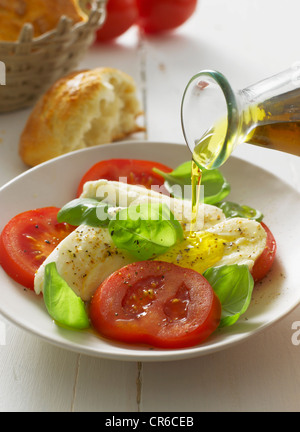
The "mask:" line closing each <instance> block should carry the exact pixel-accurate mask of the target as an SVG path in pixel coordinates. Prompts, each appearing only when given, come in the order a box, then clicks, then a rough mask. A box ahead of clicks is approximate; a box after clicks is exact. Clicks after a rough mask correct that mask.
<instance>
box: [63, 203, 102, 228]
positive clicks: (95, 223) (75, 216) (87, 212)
mask: <svg viewBox="0 0 300 432" xmlns="http://www.w3.org/2000/svg"><path fill="white" fill-rule="evenodd" d="M107 210H108V204H106V203H103V202H101V201H98V200H96V199H92V198H78V199H75V200H73V201H71V202H69V203H68V204H66V205H65V206H64V207H63V208H62V209H61V210H60V211H59V212H58V215H57V220H58V222H67V223H69V224H70V225H74V226H79V225H89V226H91V227H107V226H108V224H109V216H108V213H107Z"/></svg>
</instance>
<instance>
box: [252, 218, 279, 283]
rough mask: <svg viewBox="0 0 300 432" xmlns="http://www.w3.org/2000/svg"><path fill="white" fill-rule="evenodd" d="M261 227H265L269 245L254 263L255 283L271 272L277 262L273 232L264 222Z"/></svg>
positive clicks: (253, 274) (267, 244)
mask: <svg viewBox="0 0 300 432" xmlns="http://www.w3.org/2000/svg"><path fill="white" fill-rule="evenodd" d="M261 225H262V226H263V228H264V230H265V231H266V233H267V243H266V247H265V249H264V251H263V253H262V254H261V255H260V257H259V258H258V259H257V260H256V261H255V263H254V266H253V269H252V272H251V273H252V276H253V279H254V282H259V281H261V280H262V279H263V278H264V277H265V276H266V275H267V274H268V272H269V271H270V270H271V267H272V265H273V262H274V260H275V256H276V250H277V245H276V241H275V238H274V236H273V234H272V232H271V231H270V229H269V228H268V227H267V225H266V224H264V223H263V222H261Z"/></svg>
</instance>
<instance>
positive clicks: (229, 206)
mask: <svg viewBox="0 0 300 432" xmlns="http://www.w3.org/2000/svg"><path fill="white" fill-rule="evenodd" d="M217 206H218V207H219V208H220V209H222V210H223V213H224V214H225V216H226V217H227V218H235V217H242V218H247V219H253V220H256V221H257V222H261V221H262V220H263V218H264V215H263V214H262V213H261V212H260V211H259V210H255V209H253V208H252V207H249V206H245V205H239V204H236V203H233V202H230V201H224V202H222V203H220V204H217Z"/></svg>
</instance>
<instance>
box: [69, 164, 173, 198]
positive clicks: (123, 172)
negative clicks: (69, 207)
mask: <svg viewBox="0 0 300 432" xmlns="http://www.w3.org/2000/svg"><path fill="white" fill-rule="evenodd" d="M154 167H155V168H158V169H159V170H161V171H164V172H167V173H169V172H171V171H172V168H170V167H168V166H166V165H163V164H161V163H158V162H151V161H144V160H136V159H109V160H105V161H101V162H98V163H96V164H95V165H93V166H92V168H90V169H89V170H88V171H87V172H86V174H85V175H84V176H83V177H82V179H81V181H80V183H79V186H78V190H77V197H79V196H80V195H81V193H82V190H83V186H84V184H85V183H86V182H87V181H93V180H100V179H106V180H109V181H120V179H122V178H123V179H124V178H125V179H126V180H127V183H128V184H131V185H140V186H144V187H146V188H148V189H151V186H154V185H155V186H159V187H161V190H162V191H163V192H164V193H167V191H165V190H164V189H163V184H164V179H163V177H162V176H160V175H159V174H156V173H154V172H153V171H152V169H153V168H154ZM123 181H124V180H123Z"/></svg>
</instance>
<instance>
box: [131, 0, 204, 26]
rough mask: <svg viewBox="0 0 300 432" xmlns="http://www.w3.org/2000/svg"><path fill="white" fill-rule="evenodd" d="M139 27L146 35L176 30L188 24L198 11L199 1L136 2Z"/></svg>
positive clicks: (138, 0)
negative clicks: (185, 23)
mask: <svg viewBox="0 0 300 432" xmlns="http://www.w3.org/2000/svg"><path fill="white" fill-rule="evenodd" d="M136 3H137V7H138V11H139V18H138V21H137V23H138V25H139V27H141V28H142V29H143V30H144V31H145V32H146V33H159V32H164V31H167V30H172V29H175V28H177V27H179V26H181V25H182V24H183V23H184V22H186V21H187V20H188V19H189V18H190V17H191V16H192V14H193V13H194V12H195V10H196V6H197V0H136Z"/></svg>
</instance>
